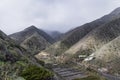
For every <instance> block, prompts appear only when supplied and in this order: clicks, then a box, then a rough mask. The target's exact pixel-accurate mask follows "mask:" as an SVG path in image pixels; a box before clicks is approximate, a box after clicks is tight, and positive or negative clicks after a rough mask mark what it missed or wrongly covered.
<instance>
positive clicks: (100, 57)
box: [88, 36, 120, 74]
mask: <svg viewBox="0 0 120 80" xmlns="http://www.w3.org/2000/svg"><path fill="white" fill-rule="evenodd" d="M92 57H94V59H93V60H91V61H88V63H90V64H92V65H97V66H102V67H106V68H107V69H108V70H110V71H111V72H115V73H117V74H120V68H119V67H120V36H119V37H117V38H115V39H114V40H112V41H110V42H109V43H107V44H105V45H104V46H102V47H101V48H100V49H99V50H97V51H96V52H95V53H94V54H93V56H92Z"/></svg>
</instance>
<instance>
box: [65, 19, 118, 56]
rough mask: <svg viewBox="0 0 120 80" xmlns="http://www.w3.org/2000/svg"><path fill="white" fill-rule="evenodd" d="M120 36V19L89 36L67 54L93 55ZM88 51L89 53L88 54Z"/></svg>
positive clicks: (99, 28) (92, 32)
mask: <svg viewBox="0 0 120 80" xmlns="http://www.w3.org/2000/svg"><path fill="white" fill-rule="evenodd" d="M119 35H120V18H119V19H116V20H113V21H110V22H109V23H106V24H104V25H102V26H100V27H98V28H96V29H94V30H93V31H91V32H90V33H89V34H87V35H86V36H85V37H84V38H83V39H81V40H80V41H79V42H78V43H77V44H75V45H74V46H72V47H71V48H70V49H69V50H68V51H66V52H65V54H76V53H77V54H81V53H84V54H91V53H93V52H94V51H97V50H98V49H100V48H101V47H102V46H103V45H104V44H106V43H108V42H109V41H111V40H113V39H115V38H116V37H118V36H119ZM86 51H88V52H86Z"/></svg>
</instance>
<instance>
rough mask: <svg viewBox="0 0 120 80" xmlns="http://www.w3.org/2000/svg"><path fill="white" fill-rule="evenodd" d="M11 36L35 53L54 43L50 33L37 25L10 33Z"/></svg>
mask: <svg viewBox="0 0 120 80" xmlns="http://www.w3.org/2000/svg"><path fill="white" fill-rule="evenodd" d="M10 37H11V38H12V39H13V40H15V41H16V42H18V44H20V45H21V46H22V47H24V48H25V49H27V50H29V51H30V52H31V51H32V52H33V54H35V53H37V52H39V51H41V50H44V49H45V48H46V47H48V46H49V45H50V44H52V43H54V40H53V39H52V38H51V37H50V36H49V35H48V34H46V33H45V32H44V31H42V30H40V29H38V28H36V27H35V26H30V27H28V28H26V29H25V30H23V31H21V32H18V33H15V34H12V35H10Z"/></svg>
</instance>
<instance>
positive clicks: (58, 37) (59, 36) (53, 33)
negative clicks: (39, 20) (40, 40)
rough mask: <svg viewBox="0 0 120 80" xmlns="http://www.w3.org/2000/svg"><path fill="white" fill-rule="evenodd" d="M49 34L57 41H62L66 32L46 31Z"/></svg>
mask: <svg viewBox="0 0 120 80" xmlns="http://www.w3.org/2000/svg"><path fill="white" fill-rule="evenodd" d="M45 32H46V33H47V34H49V35H50V36H51V37H52V38H53V39H54V40H55V41H60V40H61V39H62V38H63V36H64V33H60V32H59V31H45Z"/></svg>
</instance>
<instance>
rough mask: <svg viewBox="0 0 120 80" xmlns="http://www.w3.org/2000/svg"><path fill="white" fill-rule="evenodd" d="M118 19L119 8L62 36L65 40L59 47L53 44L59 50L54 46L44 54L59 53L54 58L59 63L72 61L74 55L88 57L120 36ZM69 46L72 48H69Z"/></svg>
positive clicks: (119, 15) (119, 20)
mask: <svg viewBox="0 0 120 80" xmlns="http://www.w3.org/2000/svg"><path fill="white" fill-rule="evenodd" d="M119 18H120V8H117V9H115V10H114V11H113V12H112V13H110V14H108V15H106V16H104V17H102V18H100V19H97V20H95V21H93V22H91V23H87V24H85V25H83V26H80V27H78V28H76V29H73V30H71V31H69V32H67V33H66V34H65V36H64V37H65V38H64V39H63V40H62V41H60V43H59V45H58V44H57V43H55V44H56V45H57V47H58V46H59V48H56V46H55V44H54V45H53V46H52V47H51V46H50V47H49V48H48V49H46V50H45V51H44V52H47V53H48V54H49V55H51V54H55V55H56V54H57V53H58V52H59V55H57V56H55V57H57V58H58V59H59V60H60V61H62V60H64V59H66V58H70V60H72V59H71V57H74V56H73V55H74V54H75V55H78V56H79V55H81V54H86V55H87V56H89V55H90V54H91V53H92V52H94V51H96V50H98V49H99V48H101V47H102V46H103V45H104V44H106V43H108V42H109V41H111V40H113V39H114V38H116V37H117V36H119V35H120V28H119V26H120V23H119V22H120V19H119ZM75 43H76V44H75ZM73 44H74V45H73ZM70 46H72V47H71V48H69V47H70ZM63 47H64V48H63ZM56 49H57V50H56ZM40 54H41V53H40ZM61 54H62V55H61ZM60 55H61V56H60ZM78 56H77V58H78ZM52 57H53V56H52ZM75 58H76V57H75Z"/></svg>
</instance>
